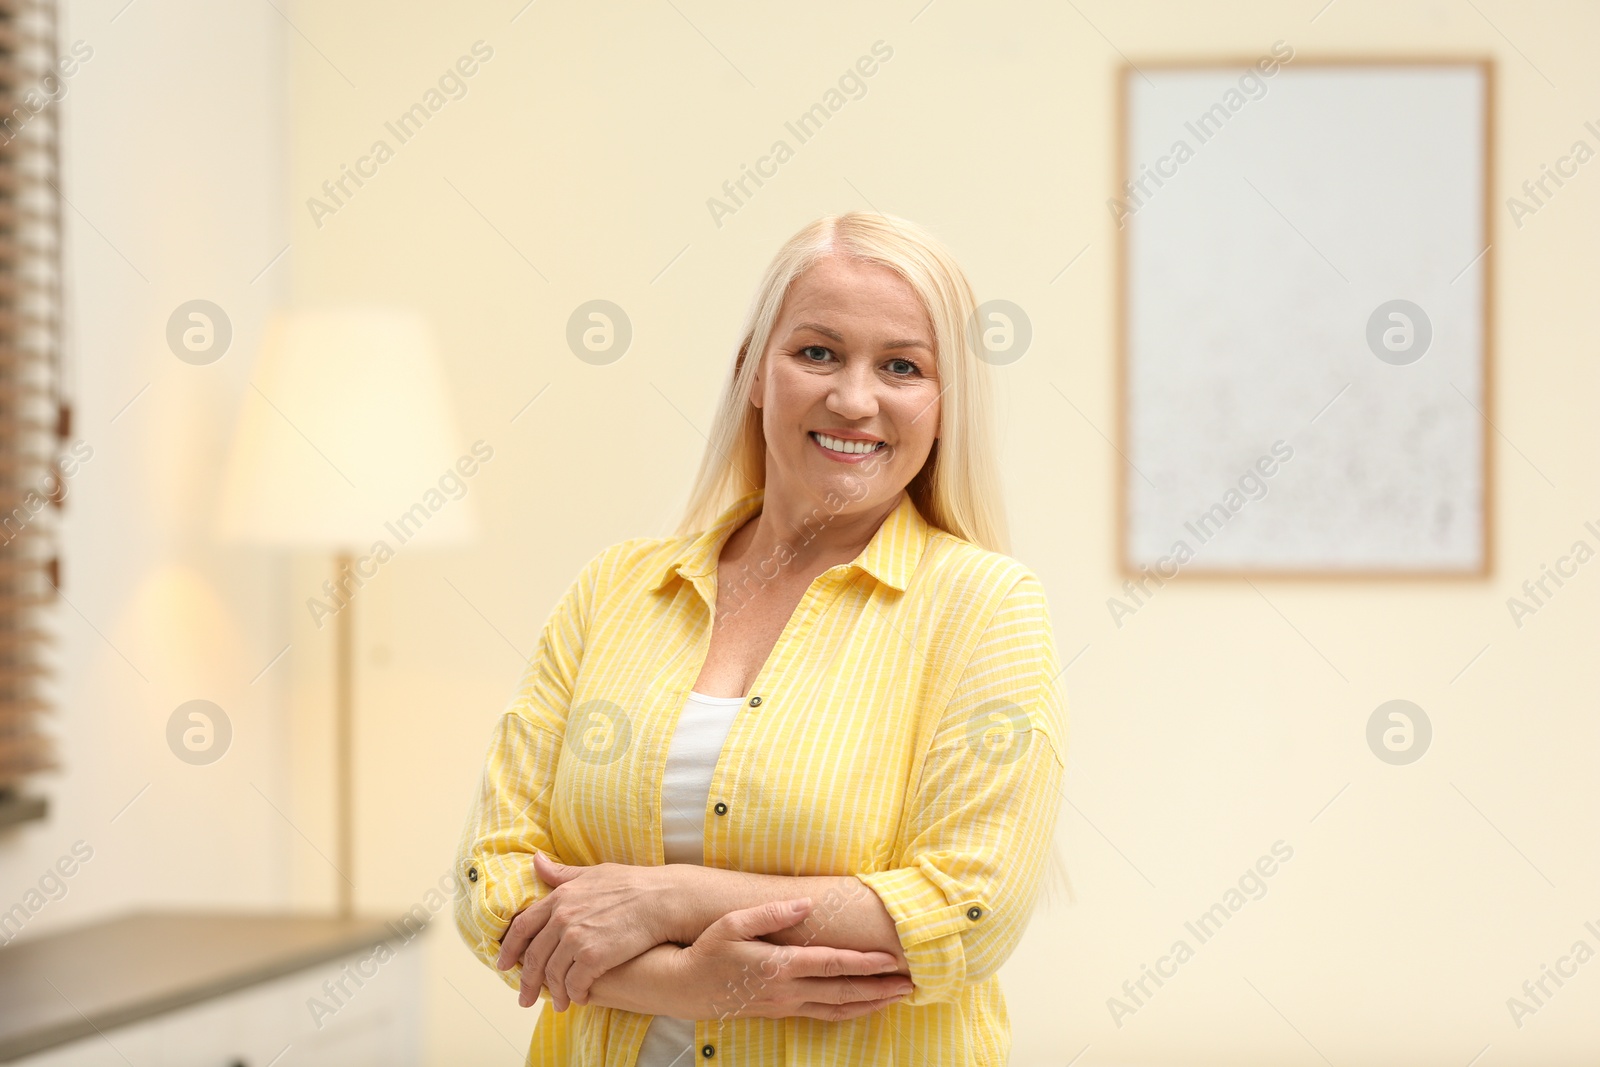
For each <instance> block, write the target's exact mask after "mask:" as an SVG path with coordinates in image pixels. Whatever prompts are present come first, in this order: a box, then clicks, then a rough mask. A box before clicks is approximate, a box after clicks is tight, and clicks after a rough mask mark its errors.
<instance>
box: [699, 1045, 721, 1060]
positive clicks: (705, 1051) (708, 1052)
mask: <svg viewBox="0 0 1600 1067" xmlns="http://www.w3.org/2000/svg"><path fill="white" fill-rule="evenodd" d="M716 1054H717V1046H715V1045H701V1046H700V1055H702V1056H704V1057H705V1058H706V1059H708V1060H709V1059H710V1058H711V1057H712V1056H715V1055H716Z"/></svg>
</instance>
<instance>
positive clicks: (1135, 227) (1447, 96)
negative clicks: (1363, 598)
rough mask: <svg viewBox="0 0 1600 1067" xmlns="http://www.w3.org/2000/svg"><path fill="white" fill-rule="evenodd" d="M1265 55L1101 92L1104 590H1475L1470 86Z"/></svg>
mask: <svg viewBox="0 0 1600 1067" xmlns="http://www.w3.org/2000/svg"><path fill="white" fill-rule="evenodd" d="M1280 45H1281V42H1280ZM1276 47H1278V46H1275V48H1276ZM1290 56H1291V58H1289V59H1287V60H1285V59H1284V58H1283V56H1282V54H1281V53H1267V54H1264V55H1263V57H1261V60H1257V59H1249V60H1240V61H1238V62H1236V63H1195V64H1192V65H1182V64H1175V63H1169V64H1159V65H1158V64H1138V65H1137V66H1132V67H1129V68H1128V69H1126V70H1125V71H1124V72H1123V77H1122V86H1121V107H1122V115H1121V120H1122V121H1121V130H1120V133H1121V145H1120V149H1119V157H1120V158H1119V160H1118V166H1119V182H1118V189H1117V190H1116V194H1115V195H1114V196H1113V197H1112V199H1111V200H1110V201H1109V202H1108V204H1107V207H1108V209H1109V210H1110V212H1111V214H1112V216H1113V217H1114V218H1115V219H1116V221H1117V225H1118V228H1119V236H1120V241H1121V267H1122V277H1121V285H1122V289H1121V293H1120V296H1121V308H1120V318H1121V321H1120V323H1119V328H1120V341H1121V352H1120V360H1121V366H1120V373H1119V380H1120V385H1121V389H1122V397H1121V403H1122V412H1121V422H1120V436H1121V441H1120V444H1119V447H1120V449H1121V452H1122V459H1121V473H1120V482H1119V488H1120V492H1121V498H1122V499H1121V525H1122V529H1121V531H1120V542H1121V544H1120V550H1121V555H1122V559H1121V563H1122V567H1123V569H1124V570H1125V571H1126V572H1128V573H1130V574H1134V575H1138V574H1143V573H1147V572H1148V573H1154V574H1156V575H1157V576H1159V577H1162V578H1168V577H1173V576H1175V575H1176V574H1178V573H1180V572H1181V573H1184V574H1212V575H1252V576H1254V575H1262V576H1273V575H1281V576H1304V577H1330V576H1331V577H1340V576H1344V577H1351V576H1360V577H1417V576H1421V577H1464V576H1465V577H1480V576H1484V575H1487V574H1488V572H1489V567H1490V548H1491V545H1490V523H1489V509H1490V503H1491V480H1490V466H1489V452H1488V445H1489V439H1488V435H1489V434H1490V433H1492V432H1493V431H1492V430H1491V428H1490V426H1489V424H1488V420H1489V419H1492V417H1493V415H1492V410H1491V405H1490V400H1491V394H1490V375H1489V369H1490V359H1489V356H1490V352H1489V344H1490V336H1489V323H1490V321H1491V318H1490V306H1489V300H1490V296H1491V281H1492V279H1491V272H1490V267H1491V264H1492V261H1493V255H1492V249H1491V244H1492V236H1491V225H1490V216H1489V210H1490V209H1489V203H1490V189H1489V184H1488V183H1489V178H1488V174H1489V170H1490V168H1489V159H1490V154H1491V152H1492V136H1493V123H1492V88H1493V68H1492V65H1491V64H1490V62H1489V61H1487V60H1478V59H1470V60H1446V59H1429V60H1415V61H1407V60H1373V61H1365V60H1363V61H1355V60H1339V61H1328V60H1320V61H1319V60H1305V59H1302V58H1299V57H1293V56H1292V52H1291V53H1290ZM1272 60H1276V62H1270V61H1272ZM1269 66H1270V67H1271V68H1273V69H1272V71H1271V73H1270V74H1266V73H1263V71H1264V70H1266V69H1267V68H1268V67H1269Z"/></svg>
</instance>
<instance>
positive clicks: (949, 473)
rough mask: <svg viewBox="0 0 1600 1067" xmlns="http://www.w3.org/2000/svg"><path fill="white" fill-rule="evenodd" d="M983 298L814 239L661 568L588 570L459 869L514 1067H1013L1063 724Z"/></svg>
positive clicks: (823, 237)
mask: <svg viewBox="0 0 1600 1067" xmlns="http://www.w3.org/2000/svg"><path fill="white" fill-rule="evenodd" d="M973 316H974V300H973V295H972V288H971V286H970V285H969V284H968V282H967V280H966V278H965V277H964V276H963V274H962V272H961V270H960V268H959V267H958V266H957V265H956V264H955V262H954V261H953V259H952V258H951V257H950V255H949V254H948V252H946V251H945V250H944V249H943V248H942V247H941V246H940V244H939V243H938V242H937V241H936V240H934V239H933V238H932V237H931V236H930V235H928V234H927V233H926V232H925V231H923V230H922V229H920V228H919V227H917V226H915V225H913V224H912V223H910V222H907V221H905V220H902V219H896V218H892V217H888V216H883V215H867V214H858V213H851V214H846V215H841V216H830V217H825V218H822V219H819V220H817V221H816V222H814V223H812V224H810V225H808V226H806V227H805V228H804V229H803V230H801V231H800V232H799V233H798V234H796V235H795V236H794V237H793V238H792V239H790V240H789V242H788V243H786V244H785V245H784V246H783V248H782V249H781V250H780V251H779V252H778V255H777V256H776V258H775V259H774V260H773V262H772V265H771V266H770V267H769V268H768V270H767V273H766V276H765V277H764V278H763V279H762V283H761V287H760V290H759V291H758V293H757V295H756V298H755V300H754V302H753V303H752V305H751V308H750V311H749V314H748V316H747V321H746V323H745V326H744V329H743V333H742V343H741V344H740V346H739V350H738V355H737V358H736V359H735V361H734V364H733V372H732V374H731V376H730V378H729V381H728V384H727V388H726V391H725V393H724V395H723V398H722V403H721V408H720V410H719V412H718V414H717V420H716V425H715V427H714V428H713V430H712V435H711V439H710V442H709V446H708V447H707V449H706V452H705V457H704V459H703V461H702V463H701V466H700V471H699V475H698V478H697V480H696V482H695V486H694V489H693V492H692V495H691V499H690V503H689V507H688V510H687V514H686V515H685V518H684V522H683V524H682V526H681V527H680V530H679V532H678V534H677V535H675V536H673V537H667V538H635V539H633V540H629V541H623V542H620V543H618V544H615V545H612V546H611V547H609V548H607V549H605V550H604V551H602V552H601V553H600V554H599V555H597V556H595V557H594V558H593V559H591V560H590V561H589V563H588V564H586V565H585V566H584V568H583V570H582V572H581V573H580V574H579V575H578V578H577V580H576V581H575V582H573V584H572V586H571V587H570V588H569V589H568V591H567V593H566V595H565V596H564V597H563V598H562V600H561V602H560V603H559V604H558V605H557V607H556V609H555V611H554V612H553V613H552V615H551V616H550V619H549V621H548V622H547V623H546V624H545V628H544V632H543V636H542V638H541V641H540V644H539V648H538V651H537V653H536V656H535V658H534V659H533V661H532V662H531V664H530V666H529V668H528V671H527V673H526V675H525V677H524V679H523V683H522V687H521V689H520V691H519V692H518V694H517V696H516V698H515V699H514V700H513V701H512V703H511V706H510V707H509V709H508V710H507V711H506V712H505V714H504V715H503V716H502V718H501V720H500V723H499V726H498V728H497V730H496V732H495V735H494V738H493V741H492V744H491V746H490V749H489V754H488V760H487V766H486V768H485V771H484V776H483V783H482V790H481V793H480V795H479V796H478V798H477V802H476V805H475V807H474V809H473V811H472V813H471V815H470V816H469V818H468V820H467V824H466V828H465V830H464V832H463V834H462V839H461V847H460V852H459V856H458V861H457V863H458V872H459V874H460V876H461V878H462V879H463V882H462V884H463V886H464V887H465V889H466V891H465V892H464V893H462V894H461V895H460V896H459V897H458V903H457V907H456V921H457V925H458V927H459V928H460V930H461V933H462V936H463V937H464V938H465V939H466V941H467V943H468V944H469V945H471V946H472V948H473V950H474V951H475V952H476V953H477V955H478V956H479V957H480V958H481V959H483V960H484V961H485V962H486V963H490V964H492V965H494V966H496V967H498V968H499V969H500V970H501V972H502V973H503V975H504V976H505V978H506V980H507V982H508V984H511V985H513V986H515V987H517V988H519V989H520V991H521V997H520V1001H521V1003H522V1005H523V1006H528V1005H530V1004H532V1003H534V1002H535V1001H536V1000H537V999H541V998H547V1004H546V1006H545V1008H544V1010H543V1012H542V1014H541V1015H540V1017H539V1020H538V1025H537V1027H536V1028H535V1030H534V1034H533V1045H532V1048H531V1049H530V1052H529V1057H528V1061H527V1062H528V1063H530V1064H585V1065H595V1067H599V1065H605V1067H632V1065H634V1064H639V1065H643V1067H656V1065H660V1067H665V1065H667V1064H676V1065H677V1067H685V1065H687V1064H689V1063H693V1062H700V1063H706V1064H713V1065H714V1064H718V1063H722V1064H742V1065H744V1064H753V1065H769V1064H771V1065H776V1064H791V1065H806V1067H821V1065H829V1064H839V1065H844V1064H851V1065H855V1064H904V1065H906V1067H912V1065H915V1067H929V1065H933V1067H937V1065H944V1064H950V1065H956V1064H959V1065H961V1067H968V1065H971V1064H994V1065H998V1064H1002V1063H1004V1062H1006V1059H1007V1055H1008V1052H1009V1048H1010V1035H1011V1030H1010V1023H1009V1019H1008V1016H1007V1014H1006V1006H1005V1000H1004V998H1003V997H1002V995H1001V992H1000V985H999V980H998V978H997V977H996V971H997V970H998V969H999V967H1000V965H1001V963H1002V962H1004V961H1005V959H1006V957H1007V956H1008V955H1010V953H1011V951H1012V949H1013V948H1014V947H1015V946H1016V944H1017V942H1018V940H1019V939H1020V938H1021V936H1022V932H1023V930H1024V928H1025V927H1026V925H1027V923H1028V919H1029V916H1030V913H1031V911H1032V909H1033V906H1034V902H1035V897H1036V894H1037V890H1038V888H1039V884H1040V880H1041V876H1042V874H1043V871H1044V868H1045V864H1046V857H1047V856H1048V855H1050V853H1051V838H1052V831H1053V828H1054V825H1055V817H1056V810H1057V806H1058V801H1059V793H1058V789H1059V783H1060V779H1061V773H1062V755H1063V752H1064V751H1065V745H1066V713H1065V707H1064V704H1063V698H1062V694H1061V688H1060V685H1059V675H1060V671H1061V667H1060V664H1059V662H1058V661H1057V658H1056V648H1055V641H1054V638H1053V636H1052V634H1051V629H1050V620H1049V614H1048V611H1047V609H1046V604H1045V596H1044V590H1043V588H1042V587H1041V585H1040V582H1039V580H1038V578H1037V577H1036V576H1035V575H1034V574H1033V572H1032V571H1031V570H1029V569H1028V568H1027V567H1025V566H1023V565H1022V564H1020V563H1018V562H1017V561H1015V560H1013V559H1011V558H1009V557H1007V556H1005V555H1003V554H1001V553H1002V551H1003V549H1004V545H1005V533H1004V520H1003V512H1002V507H1001V504H1000V500H999V494H998V490H997V488H996V486H997V483H998V478H997V471H996V464H995V460H994V453H993V445H992V433H991V428H990V421H989V414H988V402H989V397H988V386H987V382H986V378H985V372H986V371H987V369H988V368H987V367H986V365H985V364H984V363H983V362H982V361H980V359H979V358H978V355H977V353H976V351H975V349H974V343H973V340H974V339H973V333H972V323H973Z"/></svg>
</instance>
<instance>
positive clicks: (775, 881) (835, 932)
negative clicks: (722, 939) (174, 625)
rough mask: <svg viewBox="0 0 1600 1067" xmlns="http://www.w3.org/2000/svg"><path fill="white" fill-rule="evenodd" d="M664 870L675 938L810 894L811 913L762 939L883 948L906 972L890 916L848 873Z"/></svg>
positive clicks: (688, 866)
mask: <svg viewBox="0 0 1600 1067" xmlns="http://www.w3.org/2000/svg"><path fill="white" fill-rule="evenodd" d="M666 873H667V875H668V877H669V878H670V879H671V880H672V884H673V885H674V886H675V888H676V890H677V891H676V892H675V893H674V894H673V895H672V899H673V907H674V910H675V912H676V914H675V915H674V917H673V930H674V934H673V937H674V940H676V941H680V942H683V943H685V944H687V943H689V942H692V941H694V940H695V939H696V938H698V937H699V936H700V935H701V933H703V932H704V931H705V928H706V927H707V926H710V925H711V924H712V923H714V922H716V921H717V920H718V919H720V918H722V916H724V915H726V914H727V913H728V912H730V911H737V910H739V909H740V908H753V907H756V906H757V905H760V904H766V903H768V902H769V901H774V900H791V899H794V898H797V897H810V898H811V914H810V915H809V916H807V917H806V919H805V921H804V922H802V923H800V924H798V925H796V926H792V927H789V928H788V929H785V930H779V931H778V932H776V933H771V934H767V935H765V937H764V938H763V940H766V941H770V942H772V943H774V944H779V945H825V946H827V947H829V948H846V949H853V950H855V951H857V952H871V951H874V950H876V951H879V952H887V953H889V954H890V955H892V956H894V957H895V959H897V960H899V961H900V965H901V973H907V971H906V964H905V956H904V954H903V953H902V952H901V950H900V936H899V934H898V933H897V932H896V931H895V926H894V919H893V918H892V917H891V916H890V915H889V912H888V909H886V908H885V907H884V906H883V901H881V900H880V899H878V894H877V893H875V892H873V891H872V889H871V888H870V887H869V886H868V885H867V884H866V883H865V882H863V881H861V879H859V878H856V877H855V876H854V875H838V876H835V875H793V876H791V875H780V874H752V873H749V872H746V871H730V870H724V869H722V868H720V867H702V866H699V865H698V864H693V863H673V864H668V865H667V868H666Z"/></svg>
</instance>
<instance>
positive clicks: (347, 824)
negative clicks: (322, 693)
mask: <svg viewBox="0 0 1600 1067" xmlns="http://www.w3.org/2000/svg"><path fill="white" fill-rule="evenodd" d="M351 562H352V561H351V556H350V553H348V552H340V553H339V554H338V555H336V556H335V557H334V575H333V584H334V587H335V588H338V587H339V579H340V577H341V576H342V575H344V574H346V573H348V572H349V571H350V568H351ZM354 613H355V604H354V602H353V601H352V602H347V603H346V604H345V606H344V607H343V608H341V609H340V611H339V614H338V616H337V617H336V618H335V619H334V653H333V723H334V725H333V774H334V833H335V842H336V843H335V852H334V855H335V857H336V859H335V862H334V868H335V870H334V873H335V874H337V875H338V878H339V880H338V883H337V885H336V888H337V889H338V891H339V918H341V919H348V918H351V917H352V916H353V914H354V912H355V885H354V884H353V883H352V882H351V880H350V876H351V875H352V874H353V873H354V871H355V842H354V837H355V830H354V825H353V820H352V817H351V803H350V792H351V790H350V769H351V754H350V751H351V735H352V733H353V728H352V724H353V720H354V718H355V684H354V666H355V618H354Z"/></svg>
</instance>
